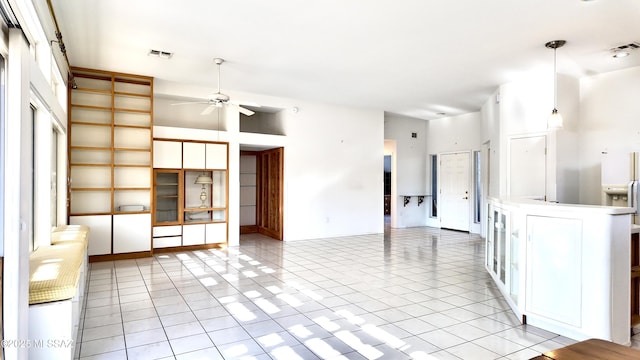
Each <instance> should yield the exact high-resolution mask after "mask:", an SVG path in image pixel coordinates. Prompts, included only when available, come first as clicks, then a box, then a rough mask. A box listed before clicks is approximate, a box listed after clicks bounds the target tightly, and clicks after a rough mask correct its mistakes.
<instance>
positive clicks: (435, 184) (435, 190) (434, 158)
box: [429, 154, 438, 217]
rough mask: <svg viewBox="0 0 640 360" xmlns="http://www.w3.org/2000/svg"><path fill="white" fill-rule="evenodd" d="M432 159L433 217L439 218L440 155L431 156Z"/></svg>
mask: <svg viewBox="0 0 640 360" xmlns="http://www.w3.org/2000/svg"><path fill="white" fill-rule="evenodd" d="M429 158H430V159H431V214H430V215H431V217H438V155H435V154H434V155H429Z"/></svg>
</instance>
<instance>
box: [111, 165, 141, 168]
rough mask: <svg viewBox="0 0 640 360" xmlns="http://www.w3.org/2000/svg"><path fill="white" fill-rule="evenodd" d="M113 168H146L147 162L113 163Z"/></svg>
mask: <svg viewBox="0 0 640 360" xmlns="http://www.w3.org/2000/svg"><path fill="white" fill-rule="evenodd" d="M113 167H115V168H148V167H149V164H113Z"/></svg>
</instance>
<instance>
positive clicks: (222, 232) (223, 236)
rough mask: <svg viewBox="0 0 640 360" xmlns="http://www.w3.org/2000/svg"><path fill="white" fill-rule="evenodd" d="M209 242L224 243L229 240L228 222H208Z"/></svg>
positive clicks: (207, 239)
mask: <svg viewBox="0 0 640 360" xmlns="http://www.w3.org/2000/svg"><path fill="white" fill-rule="evenodd" d="M205 241H206V243H207V244H224V243H226V242H227V224H226V223H217V224H206V238H205Z"/></svg>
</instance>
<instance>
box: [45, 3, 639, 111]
mask: <svg viewBox="0 0 640 360" xmlns="http://www.w3.org/2000/svg"><path fill="white" fill-rule="evenodd" d="M51 1H52V3H53V6H54V10H55V14H56V17H57V20H58V23H59V26H60V30H61V32H62V35H63V39H64V42H65V44H66V48H67V53H68V57H69V59H70V62H71V65H73V66H81V67H89V68H96V69H104V70H111V71H119V72H127V73H135V74H141V75H150V76H154V77H155V78H157V79H159V80H166V81H171V82H179V83H185V84H190V85H197V86H204V87H207V88H211V89H212V91H211V93H213V92H215V89H216V86H217V81H216V75H215V74H216V73H215V65H214V63H213V58H214V57H221V58H224V59H225V60H226V63H225V64H224V65H223V66H222V90H223V92H224V90H225V89H229V90H232V91H240V92H248V93H257V94H265V95H272V96H279V97H288V98H294V99H302V100H311V101H319V102H326V103H333V104H340V105H347V106H355V107H365V108H373V109H379V110H384V111H388V112H392V113H397V114H403V115H407V116H412V117H417V118H423V119H434V118H438V117H442V115H436V114H437V113H439V112H445V113H446V114H447V115H446V116H453V115H458V114H462V113H467V112H473V111H478V110H479V109H480V107H481V106H482V104H483V103H484V102H485V101H486V100H487V99H488V97H489V96H490V94H492V93H493V92H494V91H495V90H496V88H497V86H498V85H500V84H504V83H508V82H510V81H515V80H517V79H518V78H519V77H521V76H524V75H525V74H526V73H528V72H530V71H534V70H539V71H540V70H541V71H548V72H549V73H552V65H553V51H552V50H549V49H547V48H545V47H544V44H545V43H546V42H547V41H550V40H557V39H563V40H566V41H567V44H566V45H565V46H564V47H563V48H561V49H559V50H558V53H557V55H558V71H559V72H560V73H564V74H569V75H573V76H578V77H582V76H587V75H593V74H598V73H602V72H608V71H614V70H618V69H623V68H628V67H633V66H640V50H636V51H635V53H632V55H631V56H628V57H626V58H622V59H613V58H612V57H611V56H610V53H609V51H608V49H611V48H613V47H616V46H619V45H623V44H627V43H631V42H640V1H639V0H592V1H583V0H482V1H480V0H375V1H372V0H324V1H319V0H316V1H313V0H308V1H301V0H269V1H265V0H226V1H221V0H188V1H176V0H171V1H168V0H109V1H105V0H51ZM150 49H155V50H161V51H169V52H173V53H174V56H173V57H172V58H171V59H170V60H165V59H159V58H154V57H150V56H148V55H147V53H148V52H149V50H150ZM550 90H552V89H550ZM207 95H208V94H202V96H203V97H206V96H207ZM263 105H267V106H268V105H269V104H263Z"/></svg>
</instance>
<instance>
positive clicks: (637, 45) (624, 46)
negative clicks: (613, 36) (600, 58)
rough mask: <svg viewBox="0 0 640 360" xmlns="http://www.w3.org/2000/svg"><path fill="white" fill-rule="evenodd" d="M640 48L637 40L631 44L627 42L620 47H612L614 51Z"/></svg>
mask: <svg viewBox="0 0 640 360" xmlns="http://www.w3.org/2000/svg"><path fill="white" fill-rule="evenodd" d="M638 48H640V44H638V43H637V42H632V43H629V44H625V45H620V46H618V47H614V48H613V49H611V50H612V51H616V50H625V51H631V50H635V49H638Z"/></svg>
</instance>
